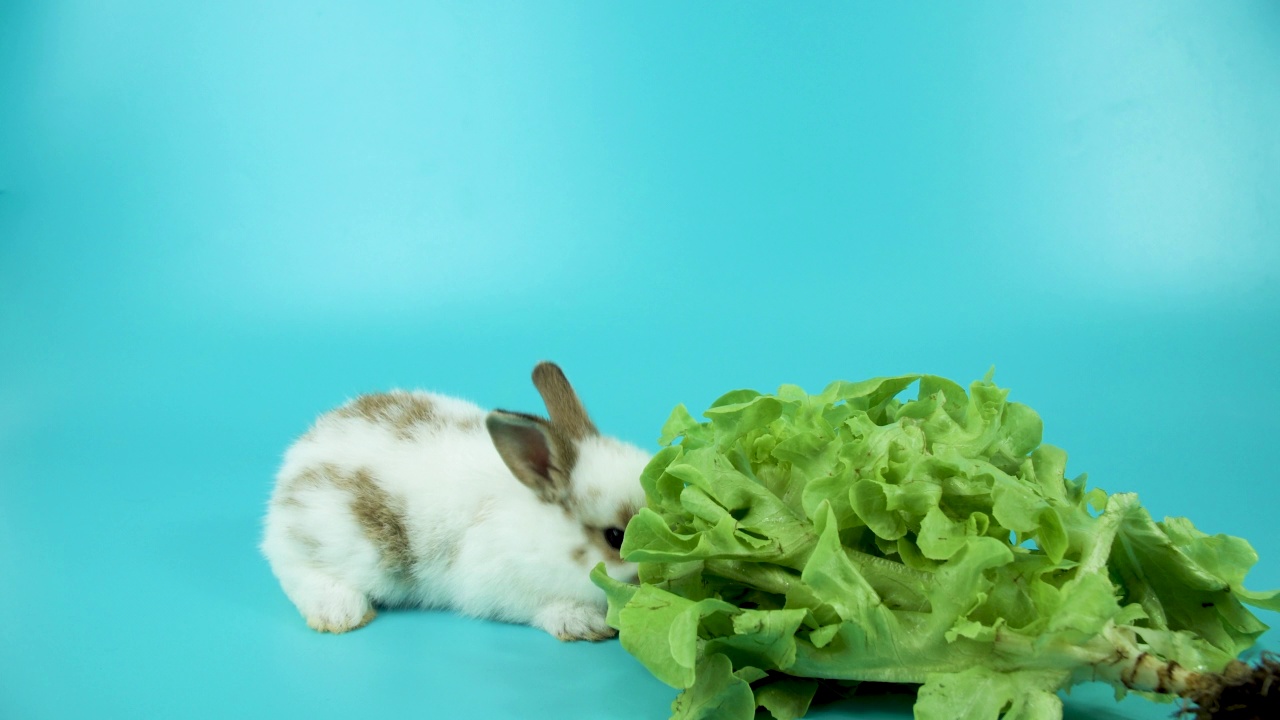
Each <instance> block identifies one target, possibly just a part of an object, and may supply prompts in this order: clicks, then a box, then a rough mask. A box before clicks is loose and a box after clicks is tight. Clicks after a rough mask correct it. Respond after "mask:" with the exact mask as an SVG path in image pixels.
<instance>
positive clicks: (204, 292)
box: [0, 0, 1280, 720]
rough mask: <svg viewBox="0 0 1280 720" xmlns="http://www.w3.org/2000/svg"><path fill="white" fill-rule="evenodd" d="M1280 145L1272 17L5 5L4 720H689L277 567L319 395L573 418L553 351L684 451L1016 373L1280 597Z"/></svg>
mask: <svg viewBox="0 0 1280 720" xmlns="http://www.w3.org/2000/svg"><path fill="white" fill-rule="evenodd" d="M1278 128H1280V4H1277V3H1274V2H1269V1H1265V0H1264V1H1259V2H1231V3H1198V4H1193V3H1186V2H1159V3H1153V2H1126V3H1111V2H1089V3H1073V4H1050V3H1036V2H1032V3H1013V2H989V3H988V2H969V3H963V4H941V3H938V4H910V3H908V4H897V3H895V4H888V3H852V2H847V3H833V4H825V5H824V4H815V3H809V4H805V6H804V7H803V8H801V7H798V6H795V7H793V6H790V5H787V4H783V3H776V4H765V3H747V4H740V3H733V4H730V3H693V4H683V3H653V2H647V3H631V4H618V3H605V4H599V3H586V2H584V3H550V2H539V3H524V4H515V3H456V4H438V3H433V4H430V5H426V6H424V5H423V4H421V3H413V2H403V3H396V2H379V3H350V4H336V3H328V2H316V3H257V2H247V1H238V0H237V1H227V2H218V3H173V2H163V1H157V2H144V1H141V0H118V1H117V2H110V3H89V2H84V3H75V2H31V1H27V0H6V2H3V3H0V459H2V462H0V618H3V621H0V717H3V718H6V719H8V718H14V719H19V720H28V719H37V718H69V717H98V718H117V717H119V718H126V717H127V718H176V717H184V718H187V717H189V718H204V717H207V718H222V717H271V716H280V717H304V716H306V717H313V718H323V717H352V716H356V717H371V716H374V715H378V716H392V715H402V716H412V717H457V716H469V717H504V716H505V717H538V716H545V717H563V718H571V717H617V718H653V717H665V714H666V712H667V706H668V704H669V702H670V701H671V699H672V697H673V696H674V694H675V693H674V691H672V690H670V689H669V688H666V687H665V686H663V685H661V684H660V683H658V681H656V680H654V679H653V678H652V677H650V676H649V675H648V674H647V673H646V672H645V671H644V670H643V668H641V667H640V666H639V665H638V664H637V663H636V662H634V661H633V660H632V659H631V658H630V657H629V656H628V655H627V654H626V653H625V652H623V651H622V649H621V648H620V647H619V645H618V643H616V642H609V643H602V644H596V645H589V644H581V643H575V644H561V643H559V642H557V641H555V640H554V639H553V638H551V637H550V636H548V635H546V634H545V633H542V632H541V631H536V630H532V629H529V628H524V627H515V626H506V625H499V624H495V623H489V622H481V621H474V620H467V619H462V618H459V617H456V616H453V615H450V614H446V613H438V612H434V613H433V612H412V611H400V612H386V613H383V614H382V615H381V616H380V617H379V618H378V620H376V621H375V622H374V623H373V624H372V625H370V626H369V627H368V628H366V629H362V630H360V631H359V632H356V633H352V634H349V635H344V636H337V637H335V636H327V635H323V636H322V635H319V634H316V633H313V632H311V631H310V630H308V629H307V628H306V626H305V625H304V624H303V622H302V620H301V619H300V618H299V617H298V616H297V614H296V612H295V611H294V609H293V607H292V606H291V605H290V604H289V603H288V601H287V600H286V599H285V597H284V595H283V593H281V592H280V590H279V588H278V586H277V585H276V584H275V582H274V580H273V578H272V577H271V574H270V572H269V570H268V568H267V566H266V564H265V562H264V561H263V560H262V559H261V558H260V557H259V555H258V554H257V550H256V548H255V544H256V542H257V535H258V531H259V530H258V529H259V522H260V515H261V513H262V511H263V509H264V507H265V500H266V497H267V494H268V492H269V490H270V483H271V477H272V474H273V472H274V469H275V464H276V462H277V461H278V458H279V457H280V453H281V452H282V451H283V449H284V448H285V447H286V445H287V444H288V443H289V442H290V441H291V440H292V438H293V437H295V436H296V435H297V434H298V433H300V432H301V431H302V430H304V429H305V428H306V426H307V424H308V423H309V422H310V420H311V418H312V417H313V416H314V415H315V414H317V413H319V412H321V411H323V410H325V409H327V408H329V407H332V406H333V405H335V404H337V403H339V402H341V401H342V400H344V399H346V398H347V397H349V396H351V395H354V394H356V393H359V392H363V391H368V390H373V389H378V388H386V387H389V386H397V385H398V386H416V387H425V388H431V389H436V390H441V391H446V392H450V393H454V394H458V395H461V396H464V397H468V398H471V399H473V400H475V401H477V402H479V403H481V404H484V405H487V406H504V407H515V408H521V409H526V410H538V409H539V403H538V398H537V395H536V393H535V392H534V390H533V388H532V387H531V386H530V384H529V379H528V375H529V370H530V369H531V368H532V366H533V364H534V363H535V362H536V361H537V360H540V359H543V358H550V359H554V360H557V361H558V362H560V363H561V364H562V365H563V366H564V367H565V369H566V371H567V372H568V374H569V376H570V378H571V379H572V380H573V381H574V383H575V384H576V385H577V386H578V389H579V391H580V392H581V393H582V395H583V396H584V398H585V399H586V401H587V404H588V405H589V407H590V408H591V410H592V412H593V414H594V415H595V418H596V421H597V423H598V424H599V425H600V426H601V427H602V428H604V429H605V430H606V431H609V432H612V433H614V434H617V435H619V436H621V437H623V438H626V439H629V440H631V441H634V442H637V443H639V444H641V445H643V446H645V447H648V448H653V447H654V446H655V439H656V437H657V435H658V430H659V428H660V426H661V424H662V422H663V421H664V420H665V418H666V416H667V413H668V412H669V411H670V410H671V408H672V407H673V406H675V405H676V404H677V403H680V402H684V403H686V404H688V405H689V407H690V408H692V409H694V410H695V411H697V410H699V409H701V408H704V407H705V406H706V405H707V404H708V403H709V402H710V401H711V400H712V399H714V398H715V397H717V396H718V395H720V394H721V393H723V392H725V391H727V390H730V389H734V388H738V387H755V388H759V389H764V390H769V389H772V388H774V387H776V386H777V385H778V384H780V383H784V382H785V383H797V384H800V385H802V386H805V387H807V388H810V389H817V388H820V387H821V386H822V385H824V384H825V383H826V382H828V381H830V380H833V379H837V378H847V379H860V378H864V377H869V376H873V375H884V374H896V373H902V372H908V371H923V372H931V373H937V374H943V375H948V376H951V377H954V378H956V379H959V380H962V381H967V380H971V379H974V378H977V377H979V376H981V375H982V374H983V373H984V372H985V371H986V370H987V368H988V366H990V365H993V364H994V365H995V366H996V367H997V376H996V379H997V380H998V381H999V382H1001V383H1002V384H1003V385H1005V386H1008V387H1011V388H1012V389H1013V395H1012V397H1013V398H1014V399H1016V400H1020V401H1022V402H1025V403H1028V404H1030V405H1031V406H1032V407H1034V408H1036V409H1037V410H1039V411H1040V413H1041V415H1042V416H1043V417H1044V419H1045V426H1046V431H1045V439H1046V441H1047V442H1052V443H1054V444H1057V445H1060V446H1062V447H1065V448H1066V449H1067V450H1068V451H1069V452H1070V453H1071V464H1070V466H1069V470H1073V471H1074V472H1081V471H1086V470H1087V471H1089V472H1090V478H1091V482H1093V483H1095V484H1097V485H1100V486H1102V487H1104V488H1107V489H1109V490H1113V491H1116V490H1133V491H1137V492H1139V493H1140V494H1141V496H1142V498H1143V501H1144V502H1145V503H1146V504H1147V505H1148V506H1149V507H1150V508H1151V509H1152V511H1153V513H1154V514H1155V515H1156V516H1157V517H1160V516H1163V515H1166V514H1175V515H1182V514H1185V515H1189V516H1191V517H1192V518H1193V520H1194V521H1195V522H1196V523H1197V524H1198V525H1199V526H1200V527H1201V528H1202V529H1204V530H1206V531H1208V532H1230V533H1232V534H1237V535H1241V536H1244V537H1247V538H1248V539H1250V540H1251V541H1252V542H1253V544H1254V546H1255V547H1256V548H1257V550H1258V551H1259V554H1260V555H1261V556H1262V558H1263V560H1262V562H1260V564H1259V565H1258V567H1257V569H1256V570H1255V572H1254V573H1253V575H1252V576H1251V584H1252V587H1254V588H1256V589H1263V588H1271V587H1277V586H1280V538H1277V536H1276V533H1275V532H1273V530H1272V528H1273V527H1274V525H1273V523H1274V518H1275V507H1276V501H1277V499H1278V496H1280V490H1278V489H1277V487H1278V485H1280V483H1277V479H1278V477H1277V476H1278V473H1277V469H1276V465H1275V448H1276V437H1277V435H1280V416H1278V415H1277V410H1276V409H1277V407H1280V384H1278V383H1277V374H1276V373H1277V368H1278V367H1280V322H1278V321H1280V290H1278V289H1277V284H1276V280H1277V276H1278V275H1280V129H1278ZM1263 617H1264V619H1265V620H1268V621H1269V622H1273V623H1274V621H1275V620H1276V617H1274V616H1273V615H1271V614H1263ZM1274 638H1275V635H1274V634H1271V635H1268V636H1267V639H1266V645H1267V646H1269V647H1271V648H1273V649H1275V648H1277V643H1276V641H1275V639H1274ZM908 707H909V705H908V704H905V703H903V702H900V701H895V700H871V701H863V702H855V703H852V704H849V705H845V706H841V707H837V708H829V709H827V710H825V711H821V712H815V713H814V716H815V717H830V718H838V717H854V716H855V715H854V713H855V712H861V713H863V714H860V715H857V717H865V718H905V717H908V716H909V709H907V708H908ZM1169 712H1170V708H1169V707H1167V706H1157V705H1153V704H1151V703H1148V702H1146V701H1145V700H1141V699H1134V698H1131V699H1129V700H1126V701H1125V702H1124V703H1123V704H1121V705H1119V706H1116V705H1115V704H1114V703H1113V702H1112V700H1111V699H1110V696H1109V692H1108V691H1107V689H1106V688H1104V687H1086V688H1081V689H1079V690H1078V691H1077V692H1076V693H1075V694H1074V695H1073V696H1072V699H1071V700H1070V703H1069V709H1068V716H1069V717H1071V718H1086V717H1101V718H1108V717H1131V718H1151V719H1154V718H1164V717H1167V715H1168V713H1169Z"/></svg>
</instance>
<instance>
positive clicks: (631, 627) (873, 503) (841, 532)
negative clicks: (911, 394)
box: [592, 375, 1280, 720]
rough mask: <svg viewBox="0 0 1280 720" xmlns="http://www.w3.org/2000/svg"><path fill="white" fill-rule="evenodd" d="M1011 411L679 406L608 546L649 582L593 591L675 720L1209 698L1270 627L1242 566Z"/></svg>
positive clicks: (786, 391) (1028, 717)
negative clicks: (900, 700) (890, 692)
mask: <svg viewBox="0 0 1280 720" xmlns="http://www.w3.org/2000/svg"><path fill="white" fill-rule="evenodd" d="M917 382H918V384H919V391H918V395H917V397H916V398H915V399H914V400H909V401H906V402H903V401H900V400H899V399H897V396H898V395H899V394H900V393H902V391H904V390H906V389H907V388H908V387H909V386H910V385H912V384H913V383H917ZM1007 394H1008V392H1007V391H1006V390H1002V389H1000V388H998V387H996V385H995V384H993V383H992V382H991V379H990V375H988V377H987V378H986V379H985V380H982V381H979V382H975V383H973V384H972V385H971V386H970V388H969V392H968V393H966V392H965V390H964V389H963V388H962V387H960V386H959V385H957V384H956V383H954V382H952V381H950V380H947V379H944V378H941V377H935V376H930V375H919V376H917V375H907V376H902V377H888V378H875V379H872V380H866V381H863V382H858V383H848V382H837V383H833V384H832V385H830V386H828V387H827V388H826V389H825V390H823V391H822V392H821V393H820V394H818V395H808V394H806V393H805V392H803V391H802V390H801V389H800V388H798V387H794V386H789V385H784V386H783V387H781V388H779V390H778V392H777V394H775V395H764V394H761V393H758V392H755V391H751V390H738V391H734V392H731V393H729V394H727V395H725V396H723V397H721V398H720V399H719V400H717V401H716V402H715V403H713V404H712V406H711V407H710V408H709V409H708V410H707V411H706V412H705V413H704V415H705V417H706V418H707V421H706V422H699V421H698V420H696V419H695V418H694V417H693V416H692V415H690V413H689V412H688V411H687V410H686V409H685V408H684V407H683V406H680V407H677V408H676V409H675V411H674V412H673V413H672V415H671V418H670V419H669V420H668V421H667V423H666V425H665V426H664V427H663V430H662V439H661V442H662V444H663V445H665V446H666V447H664V448H663V449H662V450H661V451H660V452H659V453H658V454H657V455H656V456H655V457H654V459H653V461H652V462H651V463H650V464H649V466H648V467H647V469H646V470H645V472H644V475H643V477H642V479H641V482H642V484H643V485H644V489H645V493H646V496H647V507H645V508H644V509H642V510H641V511H640V512H639V514H637V515H636V516H635V518H634V519H633V520H632V521H631V523H630V524H629V525H628V526H627V530H626V535H625V540H624V542H623V547H622V552H623V555H624V556H625V557H626V558H628V559H630V560H633V561H638V562H639V564H640V565H639V567H640V581H641V582H640V585H638V586H637V585H629V584H626V583H622V582H619V581H616V580H613V579H611V578H609V577H608V576H607V575H605V573H604V572H603V568H597V569H596V571H595V572H594V573H593V575H592V577H593V579H594V580H595V582H596V583H597V584H598V585H600V586H601V587H602V588H604V590H605V591H606V593H607V594H608V597H609V622H610V624H612V625H613V626H614V627H616V628H618V630H619V631H620V637H621V642H622V645H623V647H624V648H626V649H627V651H628V652H630V653H632V654H633V655H635V656H636V657H637V658H638V659H639V660H640V662H642V663H643V664H644V665H645V666H646V667H647V668H648V669H649V670H650V671H651V672H653V674H654V675H655V676H656V677H658V678H659V679H660V680H662V681H663V682H665V683H667V684H669V685H671V686H673V687H675V688H678V689H680V690H682V691H683V692H682V693H681V694H680V695H679V697H678V698H677V699H676V701H675V703H674V705H673V712H674V717H676V718H726V719H728V720H731V719H733V718H753V717H755V716H756V713H757V710H758V709H759V708H763V709H765V710H767V711H768V712H769V713H770V714H771V715H773V716H774V717H775V718H779V719H780V720H789V719H790V718H797V717H801V716H803V715H804V713H805V712H806V711H807V709H808V707H809V704H810V702H811V701H812V699H813V698H814V696H815V693H816V692H817V691H818V690H819V688H820V685H823V684H832V683H833V682H840V683H842V684H843V686H846V687H847V686H849V685H852V684H854V683H850V682H848V681H881V682H894V683H918V684H921V685H922V687H921V688H920V691H919V696H918V700H917V702H916V708H915V715H916V718H918V720H955V719H956V718H962V719H972V720H988V719H990V720H994V719H995V718H997V717H1001V716H1003V717H1004V718H1006V720H1015V719H1017V720H1044V719H1047V718H1060V717H1061V715H1062V704H1061V701H1060V700H1059V698H1058V696H1057V691H1058V690H1062V689H1065V688H1068V687H1070V686H1071V685H1073V684H1075V683H1080V682H1085V681H1090V680H1095V679H1096V680H1103V681H1108V682H1111V683H1112V684H1114V685H1115V686H1116V687H1117V691H1118V693H1123V692H1125V691H1126V690H1137V691H1141V692H1146V693H1151V694H1153V696H1154V695H1156V694H1165V695H1166V696H1168V694H1170V693H1176V694H1182V695H1185V696H1189V697H1199V696H1198V695H1196V693H1201V694H1203V693H1204V692H1206V688H1207V687H1208V686H1209V685H1211V684H1213V682H1217V681H1218V680H1220V679H1221V677H1223V676H1222V675H1221V673H1223V672H1224V670H1229V669H1230V668H1231V667H1233V666H1232V665H1231V663H1233V661H1234V658H1235V657H1236V656H1237V655H1238V654H1239V653H1240V652H1241V651H1243V650H1244V649H1246V648H1248V647H1249V646H1251V645H1252V644H1253V642H1254V640H1255V639H1256V638H1257V637H1258V636H1259V635H1260V634H1261V633H1262V632H1263V631H1264V630H1266V626H1265V625H1263V624H1262V623H1261V622H1260V621H1259V620H1258V619H1257V618H1255V617H1254V616H1253V614H1252V613H1250V612H1249V611H1248V610H1247V609H1246V608H1245V607H1244V604H1250V605H1253V606H1256V607H1262V608H1268V609H1273V610H1276V609H1280V592H1271V593H1254V592H1249V591H1246V590H1245V589H1244V587H1243V586H1242V581H1243V579H1244V576H1245V573H1246V572H1247V571H1248V569H1249V568H1250V567H1251V566H1252V565H1253V564H1254V563H1255V562H1256V561H1257V556H1256V554H1255V553H1254V551H1253V549H1252V548H1251V547H1250V546H1249V544H1248V543H1247V542H1245V541H1244V540H1241V539H1239V538H1234V537H1228V536H1225V535H1215V536H1208V535H1205V534H1204V533H1201V532H1200V531H1198V530H1196V529H1195V527H1193V526H1192V525H1191V523H1190V522H1189V521H1187V520H1186V519H1183V518H1168V519H1165V520H1164V521H1163V522H1156V521H1155V520H1153V519H1152V518H1151V516H1150V515H1148V514H1147V511H1146V510H1144V509H1143V508H1142V507H1141V506H1140V505H1139V504H1138V500H1137V498H1136V496H1134V495H1132V494H1116V495H1110V496H1109V495H1107V494H1106V493H1104V492H1103V491H1102V490H1099V489H1092V490H1090V489H1086V486H1085V477H1084V476H1083V475H1082V476H1080V477H1078V478H1075V479H1067V478H1066V476H1065V470H1066V461H1067V456H1066V453H1065V452H1063V451H1062V450H1060V449H1058V448H1056V447H1053V446H1051V445H1043V444H1041V442H1040V440H1041V421H1040V417H1039V416H1038V415H1037V414H1036V413H1035V412H1034V411H1033V410H1031V409H1030V408H1028V407H1027V406H1025V405H1021V404H1018V403H1012V402H1008V401H1007V399H1006V396H1007ZM1215 673H1218V674H1216V675H1215ZM1237 674H1239V673H1237ZM1215 678H1216V679H1217V680H1215ZM1220 684H1221V683H1219V685H1220ZM1219 689H1220V687H1219Z"/></svg>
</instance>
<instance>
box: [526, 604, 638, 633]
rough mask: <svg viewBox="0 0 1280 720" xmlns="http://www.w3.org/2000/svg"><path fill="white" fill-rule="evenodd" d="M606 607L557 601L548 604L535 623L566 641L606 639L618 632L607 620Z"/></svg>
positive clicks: (535, 619)
mask: <svg viewBox="0 0 1280 720" xmlns="http://www.w3.org/2000/svg"><path fill="white" fill-rule="evenodd" d="M604 618H605V611H604V608H602V607H599V606H596V605H586V604H583V603H577V602H557V603H553V604H552V605H549V606H547V607H546V608H544V609H543V610H542V611H541V612H539V613H538V615H537V617H536V618H534V622H533V624H534V625H535V626H536V627H540V628H542V629H543V630H546V631H547V632H549V633H551V634H552V635H555V636H556V637H557V638H560V639H561V640H564V641H566V642H567V641H570V640H592V641H595V640H605V639H608V638H611V637H614V636H615V635H617V634H618V631H617V630H614V629H613V628H611V627H609V625H608V623H606V622H605V620H604Z"/></svg>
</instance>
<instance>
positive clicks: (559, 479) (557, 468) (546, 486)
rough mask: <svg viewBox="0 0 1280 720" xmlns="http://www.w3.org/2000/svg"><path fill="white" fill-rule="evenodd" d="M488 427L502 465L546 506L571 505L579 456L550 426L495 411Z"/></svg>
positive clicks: (490, 417) (540, 421)
mask: <svg viewBox="0 0 1280 720" xmlns="http://www.w3.org/2000/svg"><path fill="white" fill-rule="evenodd" d="M485 426H486V427H488V429H489V437H491V438H492V439H493V446H494V447H495V448H497V449H498V454H499V455H501V456H502V461H503V462H505V463H506V464H507V467H508V468H510V470H511V472H512V474H514V475H515V476H516V478H517V479H518V480H519V481H520V482H522V483H524V484H525V485H527V486H528V487H529V489H530V490H532V491H534V493H536V494H537V495H538V498H539V499H540V500H542V501H543V502H546V503H552V504H556V505H564V504H565V503H566V502H567V501H568V497H569V477H570V473H571V471H572V470H573V464H574V462H575V460H576V459H577V458H576V453H575V452H574V449H573V446H572V444H571V443H569V442H566V440H565V438H563V437H561V436H560V434H559V433H558V432H557V431H556V429H555V428H554V427H553V426H552V425H551V424H550V423H548V422H547V421H546V420H543V419H542V418H540V417H536V416H534V415H525V414H524V413H514V412H508V411H506V410H494V411H493V412H491V413H489V416H488V417H486V418H485Z"/></svg>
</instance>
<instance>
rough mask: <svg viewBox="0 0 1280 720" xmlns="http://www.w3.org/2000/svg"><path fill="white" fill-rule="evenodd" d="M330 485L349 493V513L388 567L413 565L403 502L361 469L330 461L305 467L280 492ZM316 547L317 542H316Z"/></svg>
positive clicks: (396, 567) (404, 568) (394, 568)
mask: <svg viewBox="0 0 1280 720" xmlns="http://www.w3.org/2000/svg"><path fill="white" fill-rule="evenodd" d="M324 485H330V486H333V487H336V488H338V489H340V490H344V491H346V492H347V493H349V494H350V495H351V514H352V516H353V517H354V518H355V521H356V523H357V524H358V525H359V526H360V529H361V530H362V531H363V532H364V535H365V537H367V538H368V539H369V542H371V543H373V546H374V547H375V548H377V550H378V553H379V555H381V557H382V562H383V563H384V564H385V565H386V566H387V567H388V568H390V569H393V570H398V571H408V570H409V569H410V567H411V566H412V564H413V553H412V551H411V548H410V545H409V533H408V530H407V529H406V528H405V520H404V502H403V500H401V499H399V498H395V497H392V496H391V494H390V493H388V492H387V491H386V490H385V489H384V488H383V487H382V486H381V485H379V484H378V482H377V480H376V479H375V478H374V477H373V475H372V474H371V473H370V472H369V471H368V470H367V469H364V468H359V469H356V470H346V469H344V468H341V467H338V466H337V465H333V464H331V463H324V464H322V465H320V466H318V467H313V468H307V469H306V470H303V471H302V472H300V473H298V474H297V475H295V476H294V477H293V478H291V479H290V480H289V481H287V482H286V483H283V488H282V490H283V492H285V493H288V494H291V493H296V492H297V490H298V489H300V488H309V487H321V486H324ZM317 547H318V545H317Z"/></svg>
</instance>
